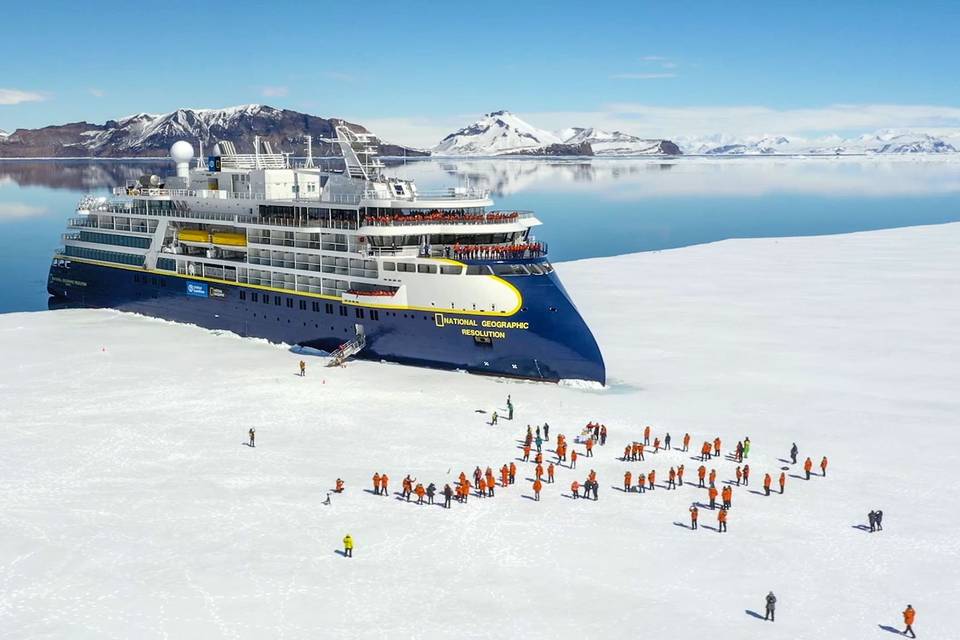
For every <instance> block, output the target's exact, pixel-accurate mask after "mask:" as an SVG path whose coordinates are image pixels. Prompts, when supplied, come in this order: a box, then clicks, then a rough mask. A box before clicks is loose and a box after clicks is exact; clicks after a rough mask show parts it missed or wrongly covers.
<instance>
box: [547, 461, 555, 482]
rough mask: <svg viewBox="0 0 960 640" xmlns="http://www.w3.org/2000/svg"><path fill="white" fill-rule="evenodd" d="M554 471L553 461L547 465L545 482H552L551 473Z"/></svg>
mask: <svg viewBox="0 0 960 640" xmlns="http://www.w3.org/2000/svg"><path fill="white" fill-rule="evenodd" d="M554 471H555V467H554V466H553V463H552V462H551V463H550V464H549V465H547V484H553V474H554Z"/></svg>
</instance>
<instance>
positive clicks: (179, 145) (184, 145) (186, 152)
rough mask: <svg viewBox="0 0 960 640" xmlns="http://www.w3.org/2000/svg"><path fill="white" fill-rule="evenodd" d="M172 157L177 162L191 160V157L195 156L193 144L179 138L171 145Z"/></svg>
mask: <svg viewBox="0 0 960 640" xmlns="http://www.w3.org/2000/svg"><path fill="white" fill-rule="evenodd" d="M170 157H171V158H173V161H174V162H176V163H177V164H180V163H182V162H190V158H192V157H193V145H192V144H190V143H189V142H187V141H186V140H177V141H176V142H174V143H173V146H172V147H170Z"/></svg>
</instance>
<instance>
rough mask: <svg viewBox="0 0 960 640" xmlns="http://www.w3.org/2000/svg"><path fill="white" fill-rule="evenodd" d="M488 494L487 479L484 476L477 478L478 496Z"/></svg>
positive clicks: (482, 496)
mask: <svg viewBox="0 0 960 640" xmlns="http://www.w3.org/2000/svg"><path fill="white" fill-rule="evenodd" d="M486 495H487V481H486V480H484V479H483V478H482V477H481V478H480V479H479V480H477V496H478V497H480V498H484V497H486Z"/></svg>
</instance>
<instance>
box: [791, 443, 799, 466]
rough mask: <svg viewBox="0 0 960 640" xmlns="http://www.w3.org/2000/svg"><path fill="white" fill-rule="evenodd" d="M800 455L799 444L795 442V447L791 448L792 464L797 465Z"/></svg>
mask: <svg viewBox="0 0 960 640" xmlns="http://www.w3.org/2000/svg"><path fill="white" fill-rule="evenodd" d="M798 453H800V450H799V449H797V443H796V442H794V443H793V446H792V447H790V464H797V454H798Z"/></svg>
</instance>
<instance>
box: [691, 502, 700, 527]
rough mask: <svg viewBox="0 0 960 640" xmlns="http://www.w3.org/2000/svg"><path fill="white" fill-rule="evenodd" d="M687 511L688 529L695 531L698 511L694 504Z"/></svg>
mask: <svg viewBox="0 0 960 640" xmlns="http://www.w3.org/2000/svg"><path fill="white" fill-rule="evenodd" d="M689 511H690V528H691V529H696V528H697V518H698V517H699V516H700V510H699V509H697V505H696V503H694V504H692V505H690V509H689Z"/></svg>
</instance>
